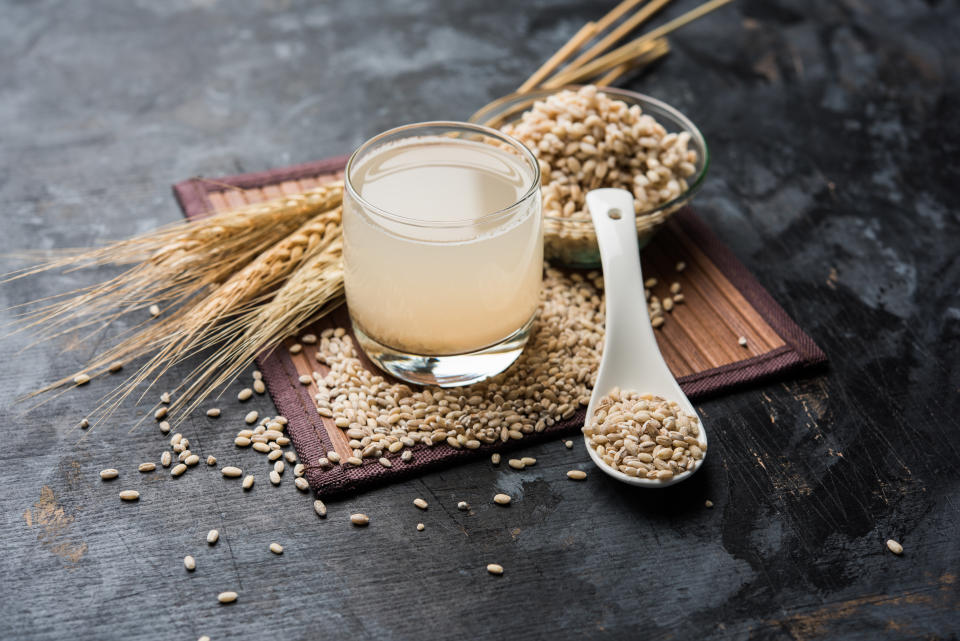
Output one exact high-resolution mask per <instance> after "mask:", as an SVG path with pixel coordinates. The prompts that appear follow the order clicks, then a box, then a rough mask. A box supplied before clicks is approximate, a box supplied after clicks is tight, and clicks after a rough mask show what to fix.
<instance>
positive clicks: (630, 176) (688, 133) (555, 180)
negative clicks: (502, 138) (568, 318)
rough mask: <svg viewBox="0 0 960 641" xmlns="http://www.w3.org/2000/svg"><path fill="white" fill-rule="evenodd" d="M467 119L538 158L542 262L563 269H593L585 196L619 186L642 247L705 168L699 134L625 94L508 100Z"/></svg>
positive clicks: (666, 111)
mask: <svg viewBox="0 0 960 641" xmlns="http://www.w3.org/2000/svg"><path fill="white" fill-rule="evenodd" d="M470 121H471V122H474V123H478V124H482V125H485V126H488V127H493V128H496V129H500V130H501V131H503V132H504V133H507V134H509V135H511V136H513V137H514V138H516V139H517V140H519V141H520V142H522V143H523V144H525V145H526V146H527V147H529V148H530V150H531V151H532V152H533V153H534V155H535V156H537V160H538V161H539V163H540V171H541V175H542V187H541V189H542V192H543V217H544V257H545V258H547V259H548V260H551V261H552V262H554V263H560V264H564V265H567V266H570V267H597V266H599V265H600V252H599V250H598V248H597V237H596V233H595V231H594V229H593V223H592V222H591V220H590V214H589V212H588V211H587V208H586V203H585V200H584V198H585V196H586V193H587V192H588V191H590V190H591V189H598V188H600V187H619V188H622V189H626V190H627V191H629V192H631V193H632V194H633V195H634V207H635V209H636V213H637V239H638V240H639V242H640V247H643V246H644V245H646V244H647V243H648V242H649V241H650V239H651V238H653V235H654V234H655V233H656V231H657V230H658V229H659V228H660V227H661V226H662V225H663V224H664V223H665V222H666V221H667V219H668V218H669V217H670V216H671V215H672V214H673V213H675V212H677V211H678V210H680V209H681V208H682V207H684V206H685V205H686V204H687V203H689V202H690V199H691V198H693V195H694V194H695V193H696V192H697V190H698V189H699V188H700V186H701V185H702V184H703V180H704V178H705V177H706V174H707V167H708V165H709V164H710V157H709V152H708V150H707V143H706V141H705V140H704V139H703V134H701V133H700V130H699V129H697V127H696V125H694V124H693V122H691V121H690V119H689V118H687V117H686V116H684V115H683V114H682V113H681V112H680V111H678V110H677V109H675V108H674V107H671V106H670V105H668V104H666V103H664V102H661V101H660V100H657V99H655V98H651V97H650V96H645V95H643V94H639V93H634V92H632V91H626V90H624V89H614V88H611V87H602V88H598V87H595V86H592V85H586V86H582V87H577V86H571V87H564V88H561V89H549V90H540V91H532V92H529V93H523V94H510V95H508V96H504V97H503V98H500V99H499V100H496V101H494V102H492V103H490V104H489V105H487V106H486V107H484V108H483V109H481V110H480V111H478V112H477V113H475V114H473V116H471V118H470Z"/></svg>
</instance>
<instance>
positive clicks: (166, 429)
mask: <svg viewBox="0 0 960 641" xmlns="http://www.w3.org/2000/svg"><path fill="white" fill-rule="evenodd" d="M158 425H159V426H160V433H161V434H169V433H170V423H167V422H166V421H160V423H159V424H158Z"/></svg>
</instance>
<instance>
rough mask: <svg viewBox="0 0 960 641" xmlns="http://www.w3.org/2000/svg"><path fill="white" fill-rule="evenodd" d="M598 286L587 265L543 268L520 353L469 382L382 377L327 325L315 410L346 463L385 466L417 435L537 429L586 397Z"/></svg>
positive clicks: (598, 343)
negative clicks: (430, 384) (341, 438)
mask: <svg viewBox="0 0 960 641" xmlns="http://www.w3.org/2000/svg"><path fill="white" fill-rule="evenodd" d="M602 286H603V281H602V278H601V277H600V275H599V274H597V273H595V272H593V273H589V274H587V275H586V277H584V275H582V274H579V273H573V274H570V275H565V274H563V273H561V272H560V271H558V270H555V269H550V268H548V269H547V270H546V273H545V277H544V290H543V300H542V302H541V306H540V313H539V314H538V316H537V319H536V321H535V322H534V327H533V331H532V334H531V337H530V341H529V342H528V344H527V346H526V348H525V349H524V351H523V354H522V355H521V356H520V358H519V359H518V360H517V362H516V363H515V364H514V365H513V366H512V367H511V368H510V369H509V370H508V371H507V372H504V373H503V374H500V375H499V376H496V377H494V378H492V379H490V380H487V381H484V382H482V383H478V384H476V385H471V386H470V387H469V388H452V389H440V388H425V389H423V390H414V389H411V388H410V387H409V386H407V385H403V384H399V383H392V382H390V381H387V380H386V379H384V377H382V376H379V375H377V374H374V373H372V372H370V371H368V370H366V369H365V368H364V366H363V364H362V363H361V361H360V360H359V358H358V348H357V346H356V345H355V344H354V343H353V341H352V340H351V338H350V336H348V335H346V333H345V331H344V330H343V328H340V329H337V330H333V329H327V330H326V331H324V332H323V333H322V334H321V337H320V341H319V344H318V345H317V347H318V351H317V353H316V358H317V360H318V361H320V362H321V363H323V364H325V365H327V366H328V367H329V368H330V371H329V372H328V373H327V374H326V376H324V375H321V374H319V373H317V372H314V378H315V379H316V381H317V384H318V386H319V388H320V391H319V393H318V394H317V396H316V400H317V411H318V412H319V413H320V415H322V416H325V417H328V418H332V419H334V421H335V422H336V425H337V426H338V427H340V428H341V429H342V430H344V432H345V433H346V435H347V437H348V438H349V439H350V447H351V448H352V449H353V454H354V456H353V457H351V459H353V460H352V461H346V462H347V463H351V464H354V465H356V464H362V460H363V459H365V458H366V459H374V460H378V459H379V460H380V462H381V464H384V465H389V464H390V458H389V456H390V455H400V456H401V458H402V457H403V456H409V455H408V454H406V453H401V450H403V449H404V448H408V447H413V446H415V445H417V444H426V445H428V446H429V445H436V444H438V443H447V444H449V445H450V446H451V447H455V448H458V449H459V448H466V449H476V448H478V447H480V445H481V444H484V443H495V442H498V441H507V440H510V439H522V438H523V437H524V436H525V435H526V434H532V433H535V432H540V431H542V430H543V429H544V428H545V427H547V426H550V425H553V424H554V423H556V422H557V421H560V420H563V419H567V418H570V417H571V416H573V414H574V412H576V411H577V408H578V407H580V406H585V405H586V404H587V403H588V402H589V396H590V390H591V388H592V386H593V382H594V376H595V374H596V369H597V366H598V364H599V362H600V353H601V350H602V347H603V322H604V321H603V311H602V310H603V289H602ZM308 463H310V464H313V463H315V462H314V461H309V462H308ZM319 463H320V465H321V467H324V468H329V467H332V466H333V465H334V463H336V461H335V460H332V458H331V457H329V456H328V457H325V458H323V459H321V460H320V461H319Z"/></svg>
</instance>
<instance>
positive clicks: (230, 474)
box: [220, 465, 243, 478]
mask: <svg viewBox="0 0 960 641" xmlns="http://www.w3.org/2000/svg"><path fill="white" fill-rule="evenodd" d="M220 473H221V474H223V475H224V476H226V477H227V478H237V477H239V476H243V470H241V469H240V468H239V467H234V466H233V465H227V466H226V467H223V468H221V469H220Z"/></svg>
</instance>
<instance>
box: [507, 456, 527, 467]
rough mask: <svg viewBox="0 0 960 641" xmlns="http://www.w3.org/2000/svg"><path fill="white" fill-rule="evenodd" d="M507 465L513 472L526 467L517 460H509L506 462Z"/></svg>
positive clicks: (521, 461)
mask: <svg viewBox="0 0 960 641" xmlns="http://www.w3.org/2000/svg"><path fill="white" fill-rule="evenodd" d="M507 465H509V466H510V467H512V468H513V469H515V470H522V469H523V468H525V467H526V464H524V462H523V460H522V459H518V458H512V459H510V460H509V461H507Z"/></svg>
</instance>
